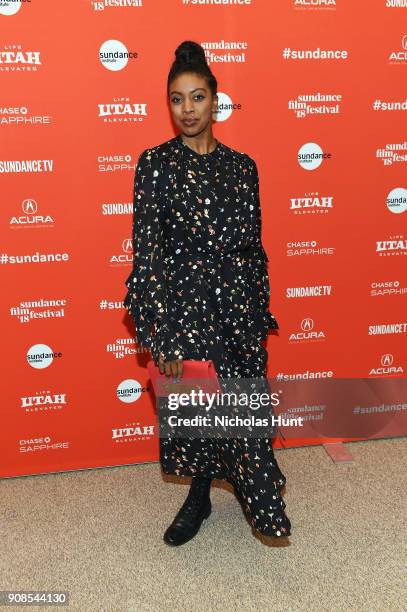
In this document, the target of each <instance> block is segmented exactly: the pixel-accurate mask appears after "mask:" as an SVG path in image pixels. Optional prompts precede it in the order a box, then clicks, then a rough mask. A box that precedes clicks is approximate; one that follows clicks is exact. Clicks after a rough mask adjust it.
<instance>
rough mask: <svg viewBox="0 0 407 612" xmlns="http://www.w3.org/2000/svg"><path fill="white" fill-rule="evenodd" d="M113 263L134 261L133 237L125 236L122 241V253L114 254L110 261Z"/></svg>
mask: <svg viewBox="0 0 407 612" xmlns="http://www.w3.org/2000/svg"><path fill="white" fill-rule="evenodd" d="M109 263H110V264H112V265H125V264H132V263H133V242H132V239H131V238H125V239H124V240H123V242H122V253H116V254H115V255H112V256H111V258H110V261H109Z"/></svg>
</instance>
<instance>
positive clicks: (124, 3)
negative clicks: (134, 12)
mask: <svg viewBox="0 0 407 612" xmlns="http://www.w3.org/2000/svg"><path fill="white" fill-rule="evenodd" d="M90 1H91V5H92V7H93V8H94V10H95V11H104V10H105V9H106V8H141V7H142V6H143V0H90Z"/></svg>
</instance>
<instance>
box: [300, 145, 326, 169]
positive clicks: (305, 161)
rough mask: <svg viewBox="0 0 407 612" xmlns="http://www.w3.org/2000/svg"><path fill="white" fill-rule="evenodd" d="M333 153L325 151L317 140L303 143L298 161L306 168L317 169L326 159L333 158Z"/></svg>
mask: <svg viewBox="0 0 407 612" xmlns="http://www.w3.org/2000/svg"><path fill="white" fill-rule="evenodd" d="M331 157H332V153H324V152H323V151H322V149H321V147H320V146H319V144H316V143H315V142H307V143H305V144H303V145H302V147H301V148H300V150H299V151H298V154H297V159H298V163H299V164H300V166H301V168H304V170H315V169H316V168H319V166H320V165H321V164H322V162H323V160H324V159H331Z"/></svg>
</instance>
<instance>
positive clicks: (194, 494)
mask: <svg viewBox="0 0 407 612" xmlns="http://www.w3.org/2000/svg"><path fill="white" fill-rule="evenodd" d="M167 93H168V99H169V105H170V109H171V113H172V118H173V121H174V123H175V125H176V127H177V128H178V129H179V130H180V133H179V134H178V136H176V137H174V138H171V139H170V140H168V141H166V142H164V143H162V144H160V145H157V146H155V147H153V148H150V149H146V150H144V151H143V152H142V154H141V155H140V157H139V160H138V165H137V169H136V173H135V185H134V196H135V198H134V220H133V249H134V250H133V254H134V267H133V271H132V273H131V274H130V276H129V277H128V278H127V280H126V281H125V282H126V286H127V288H128V293H127V295H126V297H125V300H124V305H125V306H126V307H128V309H129V312H130V314H131V316H132V317H133V319H134V321H135V325H136V334H137V340H138V342H139V344H140V346H142V347H147V348H149V349H150V350H151V354H152V357H153V359H154V361H155V363H156V364H158V366H159V368H160V371H161V373H163V372H165V374H166V375H167V376H171V374H172V375H173V376H176V377H180V376H182V373H183V365H182V363H183V359H193V360H209V359H211V360H212V361H213V362H214V365H215V368H216V372H217V374H218V377H219V378H225V379H226V378H242V377H248V378H251V377H253V378H254V377H259V378H265V377H266V365H267V357H268V354H267V351H266V349H265V348H264V346H263V345H262V342H263V341H264V340H265V338H266V336H267V333H268V330H269V329H270V328H278V324H277V322H276V320H275V318H274V316H273V315H272V313H271V312H270V311H269V309H268V303H269V279H268V272H267V261H268V259H267V255H266V253H265V251H264V249H263V246H262V242H261V211H260V202H259V187H258V174H257V167H256V163H255V162H254V160H253V159H252V158H251V157H249V155H247V154H245V153H240V152H238V151H235V150H234V149H232V148H230V147H228V146H227V145H225V144H223V143H221V142H220V141H218V140H217V139H215V138H214V136H213V133H212V115H213V113H215V112H216V109H217V81H216V79H215V77H214V75H213V74H212V72H211V70H210V68H209V66H208V64H207V62H206V58H205V53H204V50H203V48H202V47H201V46H200V45H198V44H197V43H194V42H191V41H184V42H183V43H182V44H181V45H180V46H179V47H178V48H177V50H176V52H175V60H174V62H173V64H172V67H171V69H170V72H169V75H168V82H167ZM160 461H161V465H162V467H163V470H164V472H165V473H166V474H176V475H178V476H192V482H191V486H190V490H189V493H188V496H187V498H186V499H185V501H184V503H183V505H182V506H181V508H180V510H179V511H178V513H177V514H176V516H175V518H174V520H173V521H172V523H171V524H170V526H169V527H168V529H167V530H166V532H165V534H164V541H165V542H166V543H167V544H169V545H173V546H177V545H180V544H184V543H185V542H187V541H188V540H190V539H191V538H193V537H194V536H195V535H196V533H197V532H198V530H199V528H200V526H201V523H202V521H203V519H204V518H207V517H208V516H209V514H210V512H211V502H210V498H209V489H210V484H211V480H212V479H214V478H216V479H224V480H227V481H229V482H231V483H232V484H233V485H234V488H235V491H236V493H237V495H238V498H239V500H240V502H241V503H242V505H243V508H244V510H245V512H246V514H247V516H248V518H249V521H250V523H251V525H252V526H253V527H254V528H255V529H257V530H258V531H259V532H260V533H261V534H264V535H266V536H274V537H281V536H288V535H291V524H290V521H289V519H288V518H287V516H286V515H285V513H284V508H285V503H284V501H283V499H282V497H281V489H282V488H283V486H284V484H285V482H286V479H285V477H284V475H283V474H282V472H281V471H280V469H279V467H278V464H277V461H276V459H275V457H274V454H273V448H272V442H271V440H270V439H268V438H261V439H260V438H240V439H239V438H231V439H222V440H216V439H210V438H208V439H206V438H205V439H202V438H195V439H191V440H190V439H188V440H185V439H171V438H168V439H167V438H160Z"/></svg>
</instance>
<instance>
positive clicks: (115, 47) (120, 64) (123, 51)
mask: <svg viewBox="0 0 407 612" xmlns="http://www.w3.org/2000/svg"><path fill="white" fill-rule="evenodd" d="M137 57H138V53H137V52H136V51H128V49H127V47H126V45H125V44H124V43H122V42H121V41H120V40H114V39H112V40H106V41H105V42H104V43H103V44H102V45H101V47H100V49H99V59H100V62H101V64H102V66H103V67H104V68H106V69H107V70H112V71H114V72H118V71H119V70H123V68H125V67H126V66H127V64H128V62H129V59H136V58H137Z"/></svg>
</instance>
